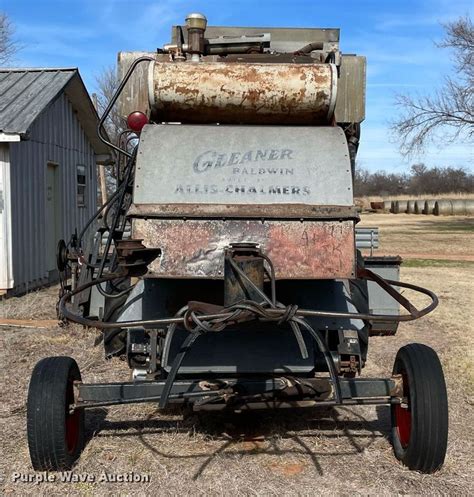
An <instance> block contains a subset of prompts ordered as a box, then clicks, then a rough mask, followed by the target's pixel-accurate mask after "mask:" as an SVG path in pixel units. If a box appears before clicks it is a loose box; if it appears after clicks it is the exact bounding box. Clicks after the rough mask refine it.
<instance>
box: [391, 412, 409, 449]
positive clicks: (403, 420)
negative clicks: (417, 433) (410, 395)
mask: <svg viewBox="0 0 474 497" xmlns="http://www.w3.org/2000/svg"><path fill="white" fill-rule="evenodd" d="M395 422H396V425H397V432H398V438H399V439H400V443H401V444H402V447H403V448H404V449H405V448H406V447H408V443H409V442H410V433H411V412H410V410H409V409H408V407H402V406H401V405H400V404H397V405H396V406H395Z"/></svg>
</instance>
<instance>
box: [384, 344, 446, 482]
mask: <svg viewBox="0 0 474 497" xmlns="http://www.w3.org/2000/svg"><path fill="white" fill-rule="evenodd" d="M393 373H394V374H402V376H403V389H404V396H406V397H407V401H408V402H407V403H408V409H404V408H403V407H400V406H396V405H392V407H391V411H392V413H391V414H392V416H391V417H392V444H393V449H394V452H395V456H396V457H397V459H399V460H400V461H402V462H403V464H405V465H406V466H408V467H409V468H410V469H413V470H417V471H421V472H422V473H434V472H435V471H436V470H438V469H439V468H441V466H442V465H443V463H444V458H445V456H446V448H447V445H448V396H447V392H446V383H445V381H444V374H443V369H442V367H441V363H440V361H439V358H438V355H437V354H436V352H435V351H434V350H433V349H432V348H430V347H428V346H426V345H422V344H419V343H412V344H409V345H406V346H405V347H402V348H401V349H400V350H399V351H398V353H397V357H396V358H395V364H394V367H393Z"/></svg>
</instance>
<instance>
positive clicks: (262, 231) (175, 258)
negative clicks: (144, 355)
mask: <svg viewBox="0 0 474 497" xmlns="http://www.w3.org/2000/svg"><path fill="white" fill-rule="evenodd" d="M133 236H135V237H139V238H143V240H144V244H145V245H146V246H147V247H153V248H160V249H161V250H162V257H161V258H160V259H156V260H155V261H153V262H152V263H151V265H150V267H149V269H150V270H149V273H148V276H151V277H177V278H180V277H181V278H199V277H201V278H222V277H223V265H224V248H225V247H226V246H228V245H229V244H230V243H236V242H254V243H258V244H260V246H261V247H262V250H263V251H264V253H266V254H267V255H268V256H269V257H270V258H271V259H272V261H273V264H274V266H275V271H276V275H277V278H280V279H332V278H343V279H344V278H351V277H353V274H354V266H355V242H354V223H353V221H352V220H346V221H340V222H339V221H330V220H327V221H323V220H321V221H308V222H304V223H302V222H299V221H267V222H265V223H262V222H259V221H254V220H247V221H241V220H232V221H223V220H218V219H214V220H207V221H203V220H187V221H184V220H179V219H177V220H164V219H163V220H161V219H148V220H143V219H135V220H134V222H133Z"/></svg>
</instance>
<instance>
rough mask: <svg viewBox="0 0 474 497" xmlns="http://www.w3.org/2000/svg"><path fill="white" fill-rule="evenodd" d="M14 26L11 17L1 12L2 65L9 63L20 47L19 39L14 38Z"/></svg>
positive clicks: (0, 49)
mask: <svg viewBox="0 0 474 497" xmlns="http://www.w3.org/2000/svg"><path fill="white" fill-rule="evenodd" d="M14 32H15V30H14V27H13V25H12V23H11V22H10V19H9V17H8V16H7V14H5V13H4V12H0V66H3V65H5V64H7V63H9V62H10V61H11V60H12V59H13V57H14V55H15V54H16V53H17V52H18V50H19V49H20V47H19V45H18V43H17V41H16V40H15V39H14V38H13V35H14Z"/></svg>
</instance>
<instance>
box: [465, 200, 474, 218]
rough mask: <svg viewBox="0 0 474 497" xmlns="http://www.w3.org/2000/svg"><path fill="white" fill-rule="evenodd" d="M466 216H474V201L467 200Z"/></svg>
mask: <svg viewBox="0 0 474 497" xmlns="http://www.w3.org/2000/svg"><path fill="white" fill-rule="evenodd" d="M466 216H474V200H473V199H466Z"/></svg>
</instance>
